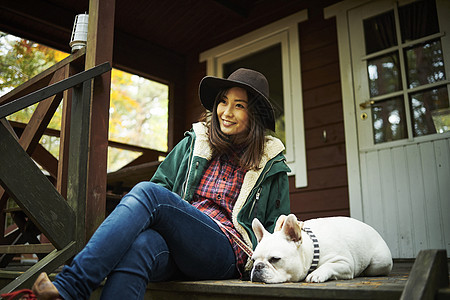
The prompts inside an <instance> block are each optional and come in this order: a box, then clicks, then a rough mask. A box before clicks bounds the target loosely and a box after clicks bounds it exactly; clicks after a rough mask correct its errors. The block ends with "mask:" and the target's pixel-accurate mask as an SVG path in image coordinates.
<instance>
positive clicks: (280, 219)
mask: <svg viewBox="0 0 450 300" xmlns="http://www.w3.org/2000/svg"><path fill="white" fill-rule="evenodd" d="M286 218H287V216H286V215H280V216H279V217H278V220H277V222H276V223H275V229H274V230H273V232H275V231H280V230H281V228H283V224H284V221H285V220H286Z"/></svg>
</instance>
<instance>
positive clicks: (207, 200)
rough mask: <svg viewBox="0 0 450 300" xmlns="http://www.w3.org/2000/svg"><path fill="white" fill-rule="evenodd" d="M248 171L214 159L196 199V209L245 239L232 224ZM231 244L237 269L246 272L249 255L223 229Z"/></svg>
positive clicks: (226, 158)
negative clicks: (233, 213)
mask: <svg viewBox="0 0 450 300" xmlns="http://www.w3.org/2000/svg"><path fill="white" fill-rule="evenodd" d="M245 173H246V170H244V169H242V168H240V167H239V166H236V165H235V164H234V163H233V162H232V161H230V160H229V159H228V157H227V156H226V155H223V156H221V157H219V158H216V159H213V160H212V161H211V162H210V164H209V166H208V168H207V170H206V171H205V173H204V174H203V177H202V179H201V181H200V184H199V186H198V187H197V190H196V192H195V195H194V201H193V202H192V205H193V206H195V207H196V208H198V209H199V210H200V211H202V212H203V213H204V214H206V215H208V216H209V217H211V218H212V219H213V220H216V221H218V222H220V223H221V224H222V225H223V226H224V227H226V228H227V229H228V230H230V231H231V232H233V233H234V234H235V235H237V236H238V237H240V238H241V235H240V234H239V233H238V232H237V231H236V229H235V228H234V225H233V221H232V211H233V207H234V204H235V202H236V200H237V198H238V196H239V192H240V190H241V186H242V182H243V181H244V176H245ZM220 229H221V230H222V231H223V232H224V233H225V235H226V236H227V237H228V239H229V240H230V243H231V245H232V247H233V250H234V254H235V256H236V264H237V268H238V269H239V270H240V271H241V270H243V268H244V266H245V263H246V261H247V255H246V254H245V252H244V251H243V250H242V249H241V248H240V247H239V246H238V245H237V244H236V243H235V242H234V240H233V239H232V237H231V235H230V234H229V233H228V232H227V231H226V230H225V229H224V228H222V227H221V228H220Z"/></svg>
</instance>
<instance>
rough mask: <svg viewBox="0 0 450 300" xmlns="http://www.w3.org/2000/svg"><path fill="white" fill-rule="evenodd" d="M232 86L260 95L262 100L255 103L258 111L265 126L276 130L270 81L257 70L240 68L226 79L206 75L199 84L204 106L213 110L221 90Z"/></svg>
mask: <svg viewBox="0 0 450 300" xmlns="http://www.w3.org/2000/svg"><path fill="white" fill-rule="evenodd" d="M231 87H242V88H244V89H246V90H248V91H249V92H250V93H252V94H254V95H260V96H261V97H259V98H260V99H261V101H259V103H256V104H255V105H256V112H257V114H258V115H259V116H260V119H261V121H262V122H263V124H264V127H265V128H267V129H270V130H272V131H275V113H274V109H273V106H272V104H271V103H270V101H269V83H268V82H267V79H266V77H265V76H264V75H263V74H261V73H259V72H257V71H254V70H250V69H244V68H240V69H238V70H236V71H234V72H233V73H231V75H230V76H228V78H226V79H224V78H219V77H214V76H206V77H204V78H203V79H202V81H200V86H199V96H200V101H201V102H202V105H203V107H205V108H206V109H207V110H209V111H212V110H213V108H214V100H215V99H216V96H217V94H218V93H219V91H221V90H223V89H226V88H231Z"/></svg>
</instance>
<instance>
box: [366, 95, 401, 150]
mask: <svg viewBox="0 0 450 300" xmlns="http://www.w3.org/2000/svg"><path fill="white" fill-rule="evenodd" d="M372 121H373V138H374V142H375V144H378V143H384V142H390V141H395V140H400V139H405V138H406V137H407V135H408V133H407V129H406V115H405V109H404V105H403V100H402V98H401V97H397V98H392V99H389V100H385V101H380V102H376V103H375V104H374V105H372Z"/></svg>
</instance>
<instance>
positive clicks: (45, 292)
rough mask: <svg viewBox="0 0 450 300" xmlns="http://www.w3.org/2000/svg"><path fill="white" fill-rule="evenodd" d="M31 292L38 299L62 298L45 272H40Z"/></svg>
mask: <svg viewBox="0 0 450 300" xmlns="http://www.w3.org/2000/svg"><path fill="white" fill-rule="evenodd" d="M33 293H34V294H35V295H36V297H37V298H38V299H39V300H62V298H61V296H60V295H59V292H58V290H57V289H56V287H55V286H54V285H53V283H52V282H51V281H50V279H49V278H48V276H47V273H41V274H40V275H39V277H38V278H37V279H36V281H35V282H34V284H33Z"/></svg>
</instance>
